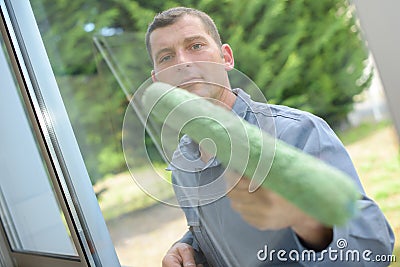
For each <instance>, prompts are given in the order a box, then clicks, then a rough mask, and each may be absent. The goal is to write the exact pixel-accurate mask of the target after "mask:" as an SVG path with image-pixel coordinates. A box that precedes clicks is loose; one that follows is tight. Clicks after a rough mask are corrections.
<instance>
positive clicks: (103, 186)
mask: <svg viewBox="0 0 400 267" xmlns="http://www.w3.org/2000/svg"><path fill="white" fill-rule="evenodd" d="M165 167H166V166H165V165H161V164H159V165H156V166H154V169H140V170H135V171H134V173H133V176H132V175H131V174H130V173H120V174H118V175H115V176H112V177H108V178H107V179H105V180H103V181H101V182H99V183H97V184H96V185H95V186H94V190H95V192H96V194H97V198H98V201H99V205H100V208H101V210H102V213H103V217H104V219H106V220H107V221H108V220H113V219H116V218H118V217H120V216H123V215H126V214H129V213H131V212H133V211H135V210H140V209H144V208H147V207H150V206H152V205H154V204H157V203H159V201H164V200H166V199H169V198H171V197H173V196H174V194H173V191H172V187H171V186H170V185H169V183H161V179H160V178H163V179H165V180H166V181H168V182H170V180H171V175H170V173H169V172H167V171H165ZM154 171H156V172H157V173H158V175H157V174H156V173H155V172H154ZM134 177H140V181H139V180H138V179H134ZM141 187H144V188H150V189H151V190H152V191H151V192H148V191H147V192H146V193H145V192H143V190H142V189H141Z"/></svg>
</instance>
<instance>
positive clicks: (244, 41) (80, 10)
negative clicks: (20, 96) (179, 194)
mask: <svg viewBox="0 0 400 267" xmlns="http://www.w3.org/2000/svg"><path fill="white" fill-rule="evenodd" d="M31 2H32V5H33V9H34V12H35V16H36V19H37V21H38V24H39V28H40V31H41V34H42V37H43V39H44V42H45V45H46V49H47V52H48V54H49V58H50V61H51V64H52V66H53V70H54V72H55V75H56V78H57V81H58V84H59V88H60V91H61V93H62V95H63V99H64V101H65V102H66V103H65V104H66V106H67V110H68V113H69V116H70V119H71V121H72V125H73V128H74V130H75V134H76V136H77V139H78V142H79V145H80V147H81V150H82V153H83V156H84V158H85V162H86V165H87V167H88V169H89V173H90V176H91V179H92V182H93V183H96V182H97V181H99V180H101V179H103V178H104V177H106V176H107V175H109V174H116V173H119V172H121V171H123V170H124V169H125V168H126V166H125V162H124V158H123V156H122V153H121V145H120V143H121V142H120V141H121V136H122V134H121V129H122V120H123V114H124V112H125V108H126V106H127V101H126V98H125V97H124V94H123V92H122V91H121V90H120V88H119V85H118V83H116V82H115V78H114V77H113V75H111V73H109V72H107V71H108V70H105V68H104V69H103V68H102V67H99V66H101V65H102V63H101V62H102V60H103V59H102V57H101V56H99V55H98V51H96V48H95V46H94V44H93V38H94V37H95V36H100V37H101V38H103V39H104V40H107V44H108V45H110V44H111V45H114V47H113V48H115V49H114V51H116V52H115V53H118V64H119V65H120V66H122V67H121V68H120V69H121V70H122V71H124V74H125V77H128V78H129V80H130V83H129V86H130V88H131V90H134V89H135V88H137V87H138V86H139V85H140V84H141V83H143V82H144V81H145V80H146V79H147V78H148V77H149V76H150V70H151V65H150V61H149V60H148V58H147V54H146V51H145V46H144V33H145V31H146V29H147V25H148V23H149V22H150V21H151V20H152V18H153V16H154V15H155V14H156V13H157V12H160V11H161V10H164V9H166V8H169V7H174V6H180V5H184V6H190V7H196V8H199V9H201V10H203V11H205V12H207V13H209V14H210V15H211V17H213V18H214V20H215V22H216V24H217V26H218V28H219V30H220V34H221V36H222V39H223V42H226V43H229V44H231V46H232V48H233V51H234V55H235V62H236V68H237V69H238V70H240V71H241V72H243V73H245V74H246V75H248V76H249V77H250V78H251V79H252V80H253V81H254V82H255V83H256V84H257V85H258V87H259V88H260V89H261V91H262V92H263V93H264V94H265V96H266V97H267V99H268V101H269V102H270V103H275V104H284V105H289V106H292V107H295V108H300V109H303V110H307V111H310V112H312V113H314V114H316V115H319V116H321V117H323V118H324V119H326V120H327V121H328V122H329V123H330V124H331V125H332V126H334V127H338V126H339V125H341V124H342V123H343V122H344V121H345V120H346V115H347V113H348V112H349V111H351V109H352V104H353V97H354V95H357V94H359V93H360V92H361V91H362V90H364V89H366V88H367V87H368V85H369V82H370V80H371V78H372V71H371V70H370V69H369V68H367V59H368V53H367V51H366V49H365V46H364V41H363V40H362V38H361V36H360V31H359V28H358V27H357V25H356V20H355V19H354V17H353V16H352V15H353V10H352V7H351V5H349V4H348V2H347V1H344V0H321V1H311V0H308V1H282V0H271V1H258V0H252V1H241V0H224V1H210V0H201V1H191V0H169V1H158V0H136V1H132V0H102V1H97V0H74V1H67V0H58V1H52V0H33V1H31ZM128 34H130V35H133V36H135V38H136V39H135V40H132V39H129V38H125V37H124V36H127V35H128ZM102 69H103V70H102ZM86 151H90V153H86Z"/></svg>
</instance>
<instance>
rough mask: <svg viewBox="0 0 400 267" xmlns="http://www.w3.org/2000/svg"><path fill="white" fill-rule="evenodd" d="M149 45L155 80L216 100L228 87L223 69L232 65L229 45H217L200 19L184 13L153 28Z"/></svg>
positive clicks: (230, 67) (227, 68) (225, 69)
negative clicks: (173, 21) (169, 21)
mask: <svg viewBox="0 0 400 267" xmlns="http://www.w3.org/2000/svg"><path fill="white" fill-rule="evenodd" d="M150 44H151V50H152V58H153V62H154V71H153V72H152V76H153V80H154V81H160V82H165V83H169V84H171V85H173V86H178V87H181V88H184V89H186V90H188V91H189V92H192V93H195V94H197V95H199V96H203V97H210V98H214V99H218V100H220V99H221V95H222V94H223V91H224V90H225V89H227V88H229V82H228V78H227V73H226V71H227V70H229V69H232V68H233V56H232V51H231V49H230V47H229V46H228V45H223V46H222V47H219V45H217V43H216V42H215V41H214V39H213V38H212V37H211V36H210V35H209V34H208V32H207V31H206V29H205V26H204V25H203V23H202V21H201V20H200V18H198V17H195V16H191V15H184V16H183V17H181V18H180V19H178V21H177V22H175V23H174V24H172V25H169V26H166V27H162V28H158V29H156V30H154V31H153V32H152V33H151V35H150Z"/></svg>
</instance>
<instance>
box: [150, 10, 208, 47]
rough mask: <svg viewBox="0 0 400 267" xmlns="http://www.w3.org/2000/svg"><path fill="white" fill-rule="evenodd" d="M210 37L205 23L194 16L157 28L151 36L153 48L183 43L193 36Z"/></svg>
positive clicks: (184, 16) (186, 16)
mask: <svg viewBox="0 0 400 267" xmlns="http://www.w3.org/2000/svg"><path fill="white" fill-rule="evenodd" d="M194 34H196V35H204V36H205V37H206V36H208V37H210V36H209V33H208V31H207V30H206V27H205V26H204V23H203V21H202V20H201V19H200V18H199V17H197V16H193V15H183V16H182V17H181V18H179V19H178V20H177V21H176V22H175V23H174V24H171V25H168V26H165V27H161V28H157V29H155V30H154V31H153V32H152V33H151V34H150V44H151V47H152V48H156V47H160V46H165V45H169V44H170V43H171V41H172V42H176V41H182V40H184V39H185V38H186V37H189V36H191V35H194Z"/></svg>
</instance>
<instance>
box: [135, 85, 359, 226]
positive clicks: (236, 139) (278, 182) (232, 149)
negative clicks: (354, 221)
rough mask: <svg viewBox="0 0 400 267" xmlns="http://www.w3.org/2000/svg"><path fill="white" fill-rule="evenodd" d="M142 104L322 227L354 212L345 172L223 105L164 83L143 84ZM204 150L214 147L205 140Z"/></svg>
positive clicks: (353, 197) (354, 195) (354, 191)
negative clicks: (281, 139)
mask: <svg viewBox="0 0 400 267" xmlns="http://www.w3.org/2000/svg"><path fill="white" fill-rule="evenodd" d="M142 104H143V107H144V108H145V109H146V110H147V111H148V112H149V114H150V115H151V116H152V117H154V118H155V119H156V120H158V121H160V122H162V123H165V124H167V125H168V126H169V127H171V128H174V129H175V130H177V131H180V132H183V133H185V134H187V135H188V136H190V137H191V138H192V139H193V140H194V141H196V142H198V143H200V142H201V141H202V140H204V139H206V138H209V139H211V140H213V141H214V144H215V145H216V157H217V159H218V160H219V161H220V162H221V163H222V164H223V165H224V166H225V167H227V168H229V169H232V170H234V171H236V172H238V173H240V174H243V176H245V177H247V178H249V179H252V181H251V184H250V186H251V187H253V188H254V189H256V188H257V187H258V185H260V184H261V185H262V186H263V187H266V188H269V189H271V190H273V191H274V192H276V193H278V194H280V195H281V196H282V197H284V198H285V199H287V200H288V201H290V202H291V203H293V204H294V205H296V206H297V207H299V208H300V209H301V210H303V211H304V212H306V213H307V214H309V215H310V216H312V217H314V218H315V219H317V220H318V221H320V222H321V223H323V224H325V225H327V226H333V225H343V224H344V223H346V221H347V220H349V219H350V218H351V217H353V216H354V214H355V212H356V200H357V199H359V198H360V194H359V193H358V191H357V189H356V187H355V185H354V183H353V182H352V181H351V179H350V178H349V177H348V176H347V175H346V174H344V173H343V172H341V171H339V170H337V169H335V168H333V167H331V166H329V165H327V164H325V163H324V162H322V161H320V160H318V159H316V158H314V157H312V156H310V155H308V154H305V153H303V152H302V151H300V150H298V149H296V148H294V147H292V146H289V145H287V144H286V143H284V142H282V141H280V140H277V139H275V138H273V137H272V136H270V135H269V134H267V133H265V132H263V131H262V130H261V129H259V128H258V127H256V126H254V125H252V124H249V123H248V122H246V121H245V120H243V119H241V118H239V117H238V116H236V115H235V114H234V113H233V112H231V111H229V110H227V109H225V108H223V107H222V106H219V105H215V104H213V103H212V102H211V101H209V100H206V99H204V98H201V97H199V96H197V95H194V94H192V93H189V92H187V91H185V90H183V89H180V88H176V87H172V86H171V85H168V84H164V83H154V84H152V85H151V86H149V87H148V88H146V90H145V91H144V93H143V98H142ZM205 143H206V142H205ZM204 149H205V150H206V151H208V152H210V153H212V151H213V150H214V149H213V148H212V146H209V145H205V147H204Z"/></svg>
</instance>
